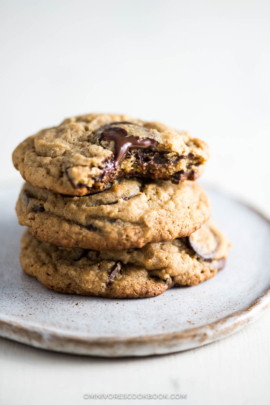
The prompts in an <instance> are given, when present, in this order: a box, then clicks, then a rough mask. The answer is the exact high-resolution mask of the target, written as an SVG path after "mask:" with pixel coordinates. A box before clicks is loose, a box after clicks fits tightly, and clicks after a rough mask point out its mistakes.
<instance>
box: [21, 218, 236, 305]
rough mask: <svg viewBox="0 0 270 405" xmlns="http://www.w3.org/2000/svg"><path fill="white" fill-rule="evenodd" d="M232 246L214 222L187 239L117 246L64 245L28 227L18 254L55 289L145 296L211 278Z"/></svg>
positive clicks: (25, 267) (26, 267) (29, 271)
mask: <svg viewBox="0 0 270 405" xmlns="http://www.w3.org/2000/svg"><path fill="white" fill-rule="evenodd" d="M229 246H230V244H229V242H228V240H227V238H226V237H225V236H224V235H223V234H222V233H221V232H220V231H219V230H218V228H217V227H216V226H215V225H214V224H213V223H212V222H211V221H209V222H208V223H206V224H205V225H203V227H202V228H201V229H199V230H198V231H196V232H194V233H193V234H192V235H191V236H190V237H189V238H179V239H175V240H173V241H170V242H160V243H149V244H148V245H145V246H144V247H143V248H140V249H128V250H117V251H115V250H104V251H94V250H85V249H80V248H73V249H71V248H70V249H66V248H60V247H57V246H54V245H52V244H49V243H45V242H40V241H38V240H37V239H35V238H34V237H33V236H32V235H31V234H30V233H29V232H28V231H26V232H25V233H24V235H23V237H22V247H21V257H20V259H21V265H22V268H23V270H24V272H25V273H27V274H29V275H30V276H33V277H36V278H37V279H38V280H39V281H40V282H41V283H42V284H43V285H44V286H45V287H47V288H50V289H52V290H54V291H56V292H61V293H69V294H79V295H92V296H100V297H108V298H146V297H154V296H157V295H160V294H162V293H163V292H165V291H166V290H167V289H168V288H171V287H176V286H184V285H190V286H192V285H196V284H198V283H201V282H203V281H205V280H208V279H209V278H211V277H213V276H214V275H215V274H216V273H217V272H218V271H219V270H221V269H222V268H223V267H224V266H225V259H226V256H227V253H228V249H229Z"/></svg>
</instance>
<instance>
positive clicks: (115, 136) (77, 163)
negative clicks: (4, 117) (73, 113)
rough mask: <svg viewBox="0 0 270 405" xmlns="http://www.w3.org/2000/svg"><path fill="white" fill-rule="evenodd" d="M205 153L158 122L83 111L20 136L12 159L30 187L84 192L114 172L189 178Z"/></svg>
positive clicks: (195, 142)
mask: <svg viewBox="0 0 270 405" xmlns="http://www.w3.org/2000/svg"><path fill="white" fill-rule="evenodd" d="M208 155H209V153H208V146H207V145H206V144H205V143H204V142H203V141H201V140H199V139H194V138H191V137H190V135H188V133H186V132H180V131H176V130H174V129H172V128H169V127H167V126H165V125H163V124H160V123H157V122H144V121H141V120H137V119H133V118H132V117H130V116H127V115H109V114H88V115H83V116H79V117H75V118H68V119H66V120H64V121H63V122H62V123H61V124H60V125H59V126H58V127H53V128H48V129H44V130H42V131H40V132H38V133H37V134H36V135H33V136H30V137H29V138H27V139H25V140H24V141H23V142H22V143H21V144H20V145H19V146H18V147H17V148H16V149H15V151H14V152H13V163H14V166H15V167H16V169H18V170H19V171H20V173H21V175H22V177H23V178H24V179H25V180H26V181H27V182H29V183H31V184H32V185H34V186H36V187H39V188H45V189H48V190H51V191H53V192H54V193H61V194H67V195H85V194H89V193H94V192H97V191H102V190H104V189H106V188H107V187H108V183H110V182H111V181H112V180H114V179H117V178H120V177H125V178H128V177H146V178H152V179H156V178H160V179H166V180H172V181H173V182H174V183H179V182H180V181H182V180H185V179H188V180H195V179H196V178H197V177H199V176H200V174H201V173H202V170H203V167H204V164H205V162H206V161H207V159H208V157H209V156H208Z"/></svg>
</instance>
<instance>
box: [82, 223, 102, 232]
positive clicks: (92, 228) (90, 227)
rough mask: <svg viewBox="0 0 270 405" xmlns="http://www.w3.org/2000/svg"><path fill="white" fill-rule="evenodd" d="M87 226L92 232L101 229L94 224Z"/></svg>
mask: <svg viewBox="0 0 270 405" xmlns="http://www.w3.org/2000/svg"><path fill="white" fill-rule="evenodd" d="M85 228H86V229H87V230H88V231H91V232H97V231H100V229H99V228H98V227H97V226H95V225H92V224H88V225H86V226H85Z"/></svg>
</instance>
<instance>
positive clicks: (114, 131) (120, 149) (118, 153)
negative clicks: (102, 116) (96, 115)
mask: <svg viewBox="0 0 270 405" xmlns="http://www.w3.org/2000/svg"><path fill="white" fill-rule="evenodd" d="M121 124H123V123H121ZM118 125H119V124H118ZM144 130H145V129H144ZM101 139H102V140H104V141H107V142H114V145H115V168H117V167H118V166H119V163H120V162H121V161H122V160H123V159H124V158H125V155H126V153H127V152H128V150H129V149H134V148H137V149H147V148H149V147H152V148H155V147H156V146H157V141H155V140H154V139H150V138H139V137H136V136H133V135H129V134H128V132H127V131H126V129H125V128H121V127H117V126H115V124H114V123H113V124H111V125H110V126H108V127H107V128H105V129H104V130H103V132H102V133H101Z"/></svg>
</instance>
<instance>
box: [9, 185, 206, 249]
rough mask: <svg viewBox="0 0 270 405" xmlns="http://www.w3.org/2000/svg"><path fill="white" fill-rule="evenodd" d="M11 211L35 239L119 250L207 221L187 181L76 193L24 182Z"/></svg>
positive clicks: (199, 192) (201, 195)
mask: <svg viewBox="0 0 270 405" xmlns="http://www.w3.org/2000/svg"><path fill="white" fill-rule="evenodd" d="M16 212H17V215H18V218H19V223H20V224H21V225H26V226H28V227H29V230H30V232H31V233H32V235H34V236H35V237H36V238H37V239H39V240H41V241H45V242H49V243H53V244H55V245H57V246H63V247H80V248H84V249H93V250H106V249H116V250H119V249H129V248H140V247H142V246H144V245H145V244H147V243H149V242H160V241H167V240H172V239H174V238H177V237H183V236H188V235H190V234H191V233H193V232H194V231H196V230H197V229H199V228H200V227H201V226H202V224H203V223H204V222H206V221H207V220H208V219H209V217H210V203H209V200H208V198H207V196H206V194H205V192H204V191H203V189H202V188H201V187H200V185H199V184H197V183H194V182H191V181H185V182H183V183H180V184H173V183H171V182H169V181H164V180H151V181H148V182H145V181H144V180H142V179H118V180H115V181H114V182H113V183H112V184H111V188H110V189H109V190H106V191H103V192H102V193H98V194H94V195H93V194H92V195H87V196H82V197H72V196H65V195H61V194H54V193H52V192H51V191H48V190H45V189H39V188H37V187H34V186H32V185H31V184H29V183H25V184H24V186H23V188H22V191H21V194H20V196H19V200H18V202H17V205H16Z"/></svg>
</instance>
